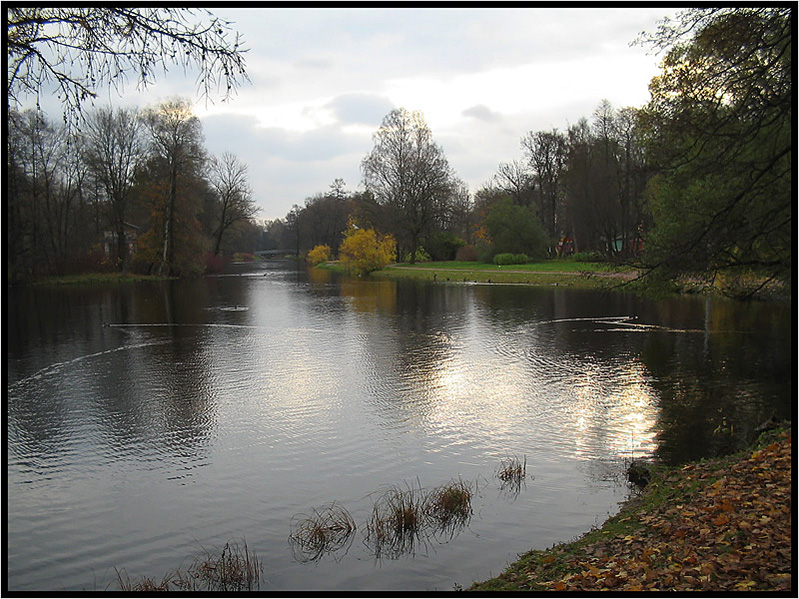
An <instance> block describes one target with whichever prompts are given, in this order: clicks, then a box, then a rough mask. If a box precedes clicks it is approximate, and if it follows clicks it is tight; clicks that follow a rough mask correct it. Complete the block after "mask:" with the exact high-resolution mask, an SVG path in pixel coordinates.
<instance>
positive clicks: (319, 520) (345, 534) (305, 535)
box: [289, 503, 356, 562]
mask: <svg viewBox="0 0 799 599" xmlns="http://www.w3.org/2000/svg"><path fill="white" fill-rule="evenodd" d="M355 529H356V526H355V521H354V520H353V519H352V516H350V513H349V512H348V511H347V510H346V509H344V508H343V507H341V506H339V505H336V504H335V503H332V504H330V505H329V506H325V507H323V508H321V509H319V510H316V509H314V510H313V514H312V515H310V516H308V515H305V514H300V515H299V516H295V517H294V518H293V519H292V527H291V530H292V532H291V534H290V535H289V544H290V545H291V551H292V553H293V555H294V558H295V559H296V560H298V561H301V562H310V561H316V560H318V559H320V558H321V557H322V556H323V555H324V554H326V553H332V552H333V551H337V550H339V549H341V548H343V547H347V546H348V545H349V544H350V543H351V542H352V534H353V533H354V532H355Z"/></svg>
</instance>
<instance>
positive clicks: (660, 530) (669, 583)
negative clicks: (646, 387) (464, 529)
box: [465, 423, 793, 592]
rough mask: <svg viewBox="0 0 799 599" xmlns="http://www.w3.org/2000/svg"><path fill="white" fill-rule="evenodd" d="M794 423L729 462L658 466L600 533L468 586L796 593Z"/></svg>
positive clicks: (530, 555) (528, 556)
mask: <svg viewBox="0 0 799 599" xmlns="http://www.w3.org/2000/svg"><path fill="white" fill-rule="evenodd" d="M790 426H791V425H790V423H788V424H787V425H786V426H785V427H784V428H780V429H775V430H772V431H768V432H766V433H763V434H762V435H761V437H760V438H759V439H758V441H757V442H756V443H755V444H754V445H753V446H752V447H751V448H749V449H747V450H744V451H742V452H738V453H736V454H732V455H730V456H726V457H723V458H717V459H712V460H702V461H700V462H695V463H689V464H687V465H685V466H683V467H675V468H668V469H667V468H662V469H660V468H657V467H655V468H653V474H652V481H651V482H650V483H649V484H648V485H647V486H646V487H645V488H644V489H643V491H642V492H641V493H640V494H639V495H637V496H636V497H633V498H632V499H630V500H628V501H627V502H626V503H625V504H623V506H622V509H621V510H620V511H619V513H618V514H616V515H615V516H612V517H611V518H609V519H608V520H607V521H605V523H604V524H603V525H602V526H601V527H600V528H598V529H595V530H592V531H590V532H588V533H586V534H585V535H583V536H582V537H580V538H578V539H576V540H574V541H571V542H566V543H561V544H558V545H555V546H553V547H551V548H549V549H546V550H531V551H528V552H527V553H524V554H521V555H520V556H519V559H518V560H517V561H515V562H513V563H511V564H509V565H508V566H507V568H506V569H505V571H504V572H502V573H501V574H499V575H498V576H496V577H495V578H490V579H488V580H485V581H482V582H475V583H473V584H472V586H470V587H469V588H468V589H465V590H467V591H494V592H495V591H552V590H554V591H572V592H586V591H598V590H614V591H622V590H624V591H648V590H676V591H706V592H709V591H715V592H718V591H740V590H753V591H762V592H779V591H792V590H793V579H792V576H793V556H792V554H791V548H792V542H791V534H792V522H791V514H792V511H791V510H792V502H791V488H792V487H791V474H792V452H791V440H792V433H791V427H790Z"/></svg>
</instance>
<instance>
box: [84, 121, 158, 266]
mask: <svg viewBox="0 0 799 599" xmlns="http://www.w3.org/2000/svg"><path fill="white" fill-rule="evenodd" d="M83 135H84V138H85V140H86V150H85V152H84V157H85V159H86V165H87V166H88V168H89V171H90V173H91V174H92V177H93V178H94V180H95V182H96V183H97V184H98V185H99V187H100V189H102V191H103V192H104V194H105V198H106V200H107V202H108V205H109V212H110V218H109V220H110V223H111V225H112V226H113V228H114V231H115V232H116V246H117V247H116V252H117V259H118V260H119V269H120V271H122V272H126V271H127V269H128V258H129V256H128V240H127V235H126V232H125V227H126V224H127V223H126V219H127V212H128V199H129V197H130V193H131V189H132V188H133V184H134V178H135V176H136V170H137V168H138V166H139V164H140V162H141V161H142V159H143V152H144V146H143V138H142V127H141V121H140V120H139V116H138V113H137V112H136V111H135V110H126V109H116V110H115V109H113V108H101V109H98V110H95V111H93V112H92V113H90V114H89V116H88V119H87V121H86V127H85V128H84V130H83Z"/></svg>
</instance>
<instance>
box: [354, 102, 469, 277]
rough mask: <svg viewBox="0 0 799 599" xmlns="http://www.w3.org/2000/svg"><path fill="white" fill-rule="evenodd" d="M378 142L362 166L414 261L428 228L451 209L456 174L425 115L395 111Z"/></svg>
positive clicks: (369, 187) (379, 133) (368, 184)
mask: <svg viewBox="0 0 799 599" xmlns="http://www.w3.org/2000/svg"><path fill="white" fill-rule="evenodd" d="M374 143H375V145H374V148H373V150H372V151H371V153H370V154H369V155H368V156H367V157H366V158H364V159H363V162H362V163H361V170H362V171H363V179H364V183H365V185H366V189H367V191H369V192H371V193H372V194H373V195H374V197H375V199H376V200H377V201H378V202H379V203H381V204H383V205H384V206H387V207H388V208H389V210H390V211H391V212H392V216H393V217H394V218H395V219H396V223H397V227H398V229H399V233H401V234H402V241H403V242H405V243H407V244H408V249H409V251H410V255H411V261H412V262H413V261H414V260H415V256H416V250H417V248H418V247H419V239H420V237H421V236H422V234H423V232H424V231H425V228H426V227H428V226H429V225H430V224H431V223H432V222H433V221H435V220H436V219H438V218H440V217H442V216H443V214H444V213H445V211H446V207H447V204H448V201H449V199H450V196H451V195H452V194H453V192H454V188H455V181H454V175H453V173H452V170H451V168H450V166H449V163H448V162H447V159H446V157H445V156H444V152H443V150H442V149H441V148H440V147H439V146H438V145H437V144H436V143H435V142H433V134H432V133H431V131H430V128H429V127H428V126H427V123H426V122H425V120H424V117H423V116H422V113H421V112H418V111H416V112H409V111H407V110H405V109H404V108H397V109H395V110H392V111H391V112H390V113H388V115H386V117H385V118H384V119H383V123H382V125H381V126H380V129H378V130H377V132H376V133H375V134H374Z"/></svg>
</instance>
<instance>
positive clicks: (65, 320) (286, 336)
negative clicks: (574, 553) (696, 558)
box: [6, 263, 794, 591]
mask: <svg viewBox="0 0 799 599" xmlns="http://www.w3.org/2000/svg"><path fill="white" fill-rule="evenodd" d="M6 294H7V300H8V303H7V305H8V308H7V309H8V312H7V316H6V335H7V341H8V343H7V348H8V349H7V367H8V377H7V400H6V415H7V420H6V432H7V461H8V468H7V483H8V484H7V487H6V502H7V507H8V518H7V521H6V535H7V541H8V546H7V556H6V557H7V568H8V588H9V589H10V590H15V591H23V590H64V589H66V590H83V589H88V590H92V589H104V588H106V587H109V588H111V589H114V588H116V586H115V571H114V568H117V569H122V568H124V570H125V571H126V572H127V574H128V575H129V576H130V577H131V578H132V579H136V578H137V577H141V576H149V577H152V578H155V579H159V578H160V577H161V576H163V575H164V574H166V573H167V572H168V571H170V570H174V569H175V568H178V567H181V566H182V565H185V562H183V560H184V559H185V558H187V557H189V556H194V555H196V554H197V553H198V552H199V550H200V549H201V547H205V548H218V547H221V546H222V545H224V543H225V542H226V541H227V540H229V539H241V538H245V539H246V542H247V545H248V546H249V548H250V550H253V551H255V552H256V553H257V554H258V556H259V557H260V558H261V559H262V560H263V563H264V580H263V582H262V584H261V590H267V591H268V590H280V591H290V590H322V589H323V590H404V591H412V590H452V589H453V588H454V587H455V586H456V585H462V586H464V587H465V586H467V585H469V584H470V583H471V582H472V581H474V580H482V579H485V578H487V577H490V576H492V575H496V574H498V573H499V572H501V571H502V569H503V568H504V567H505V566H506V565H507V563H508V562H509V561H512V560H513V559H515V557H516V556H517V554H519V553H521V552H524V551H526V550H528V549H530V548H546V547H548V546H551V545H552V544H554V543H557V542H561V541H567V540H570V539H572V538H574V537H575V536H578V535H580V534H582V533H583V532H585V531H587V530H588V529H590V528H591V527H592V526H595V525H599V524H601V522H602V521H604V519H605V518H606V517H607V516H608V515H609V514H612V513H614V512H615V511H617V509H618V504H619V502H621V501H623V500H624V499H625V498H626V496H627V495H628V493H629V490H628V488H627V486H626V485H625V483H624V480H623V476H622V472H623V469H624V465H625V463H627V462H629V460H630V459H631V458H632V457H639V456H650V455H653V454H656V455H658V456H659V457H660V458H661V459H664V460H666V461H668V462H671V463H679V462H681V461H685V460H690V459H696V458H698V457H702V456H707V455H712V454H714V453H716V452H723V451H727V450H730V449H734V448H736V447H739V446H741V444H742V443H744V442H746V441H747V440H749V438H751V436H752V435H753V434H754V432H753V431H754V428H755V427H756V426H757V425H758V424H759V423H760V422H762V421H763V420H765V419H766V418H768V417H769V416H771V415H774V416H776V417H777V418H789V417H790V416H791V412H792V406H793V390H792V387H791V385H792V365H793V360H794V358H793V356H792V350H793V346H792V326H793V324H792V312H791V308H790V306H789V305H773V304H736V303H732V302H725V301H717V300H712V301H711V300H706V299H702V298H680V299H671V300H668V301H660V302H651V301H647V300H643V299H641V298H637V297H634V296H629V295H625V294H621V293H615V294H609V295H608V294H601V293H598V292H589V291H574V290H572V291H570V290H567V289H562V288H545V289H544V288H525V287H517V286H498V285H454V284H443V283H440V284H429V283H424V284H422V283H414V282H407V283H406V282H395V281H381V280H359V279H356V280H353V279H338V278H336V277H334V276H331V275H330V273H327V272H324V271H319V270H315V271H311V272H309V273H305V272H304V271H303V272H296V271H293V270H290V269H286V268H285V267H281V266H280V265H278V264H274V263H273V264H268V265H265V266H259V267H255V270H252V269H249V268H245V267H241V270H240V272H234V273H232V274H231V275H229V276H219V277H209V278H205V279H200V280H193V281H179V282H177V281H176V282H168V283H153V284H150V283H137V284H133V285H123V286H119V285H116V286H115V285H111V286H101V287H90V288H89V287H64V288H56V289H43V288H37V289H19V290H18V289H14V290H7V292H6ZM509 456H518V457H519V458H522V456H524V457H525V458H526V461H527V479H526V481H525V483H524V484H523V485H522V486H521V488H519V489H512V488H507V487H505V488H502V486H501V484H500V481H499V480H498V479H497V478H496V476H495V474H496V470H497V468H498V466H499V465H500V462H501V460H502V459H503V458H506V457H509ZM458 478H460V480H462V481H465V482H467V483H468V484H469V485H471V487H472V489H474V491H475V496H474V498H473V503H472V506H473V510H474V512H473V514H472V516H471V519H470V520H469V521H468V522H467V523H466V525H465V526H463V527H461V528H457V529H456V530H452V531H450V533H449V534H448V535H440V534H439V535H429V536H425V537H423V538H420V539H418V540H417V542H416V543H415V544H414V545H413V546H412V547H411V548H410V550H409V551H408V552H406V553H404V554H400V555H392V556H389V557H386V554H383V555H382V556H381V557H380V558H377V557H376V556H375V552H374V551H373V547H371V546H370V545H369V544H368V543H365V542H364V535H365V532H366V522H367V521H368V519H369V517H370V515H371V513H372V508H373V506H374V504H375V502H376V498H378V497H379V496H380V493H381V492H383V491H385V490H386V489H387V487H389V486H391V485H394V486H399V487H403V488H407V487H409V486H410V487H420V486H421V487H423V488H425V489H430V488H433V487H436V486H438V485H441V484H444V483H446V482H448V481H450V480H453V479H458ZM332 501H336V502H337V504H338V505H341V506H344V507H345V508H346V509H347V510H348V511H349V512H350V513H351V514H352V517H353V519H354V520H355V522H356V524H357V526H358V530H357V531H356V533H355V534H354V535H353V536H352V537H351V539H350V544H349V545H348V546H347V547H345V548H344V549H341V550H339V551H337V552H334V553H332V554H329V555H324V556H322V558H321V559H319V560H318V561H314V562H310V563H304V562H302V561H299V560H298V559H296V557H295V555H294V554H293V553H292V551H291V547H290V545H289V542H288V536H289V534H290V532H291V521H292V517H295V516H297V515H298V514H303V513H305V514H310V513H312V511H313V510H314V509H315V508H320V507H321V506H324V505H327V504H330V503H331V502H332ZM182 562H183V563H182ZM109 585H110V586H109Z"/></svg>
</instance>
